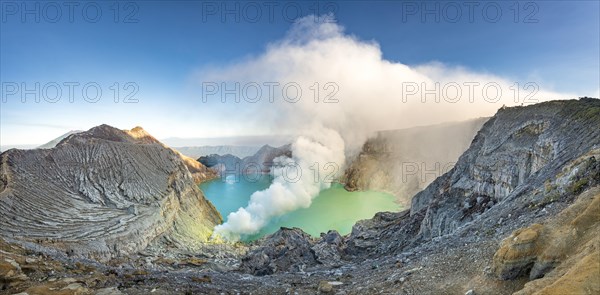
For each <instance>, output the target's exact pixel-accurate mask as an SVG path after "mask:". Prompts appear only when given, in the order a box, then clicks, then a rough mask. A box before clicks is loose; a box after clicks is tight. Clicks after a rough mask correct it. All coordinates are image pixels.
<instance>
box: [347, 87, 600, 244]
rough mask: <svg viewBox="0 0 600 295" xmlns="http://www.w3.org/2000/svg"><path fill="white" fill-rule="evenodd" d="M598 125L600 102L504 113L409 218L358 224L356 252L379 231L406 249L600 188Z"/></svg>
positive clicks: (422, 195)
mask: <svg viewBox="0 0 600 295" xmlns="http://www.w3.org/2000/svg"><path fill="white" fill-rule="evenodd" d="M597 126H600V101H599V100H597V99H585V100H578V101H552V102H546V103H541V104H537V105H532V106H528V107H514V108H507V109H502V110H499V111H498V113H497V114H496V115H495V116H494V117H492V118H491V119H490V120H489V121H487V122H486V123H485V124H484V125H483V127H482V128H481V130H480V131H479V132H478V133H477V136H476V137H475V139H474V140H473V142H472V144H471V146H470V147H469V149H468V150H467V151H466V152H465V153H464V154H463V155H462V156H461V157H460V158H459V160H458V162H457V164H456V166H455V167H454V168H453V169H452V170H450V171H449V172H448V173H446V174H444V175H442V176H441V177H439V178H437V179H436V180H435V181H433V182H432V183H431V184H430V185H429V186H428V187H427V188H426V189H424V190H423V191H421V192H419V193H418V194H417V195H415V196H414V198H413V200H412V206H411V209H410V214H400V213H397V214H396V215H398V216H394V217H390V218H388V219H385V218H384V219H381V218H377V217H376V218H375V219H374V220H369V221H363V222H359V223H358V224H357V225H356V226H355V230H353V233H352V234H351V236H350V245H351V248H352V249H353V250H357V251H358V250H360V249H363V248H369V245H371V241H373V242H374V240H373V238H374V236H372V235H371V234H369V233H370V232H372V231H379V232H380V233H381V235H382V236H381V235H380V236H379V238H383V239H388V238H389V239H393V240H395V241H399V243H392V244H391V245H388V246H387V248H388V250H389V249H391V248H395V249H402V248H404V247H407V246H410V245H415V244H418V243H421V242H423V241H428V240H431V239H432V238H435V237H439V236H443V235H448V234H452V233H454V232H455V231H456V230H457V229H459V228H461V227H462V226H464V225H467V224H470V225H471V226H478V227H479V228H480V229H485V227H486V226H488V225H489V224H495V223H496V222H497V221H498V220H499V219H500V218H501V217H505V216H506V215H509V214H512V215H511V216H513V218H514V216H519V215H521V214H523V216H524V218H525V217H527V216H528V215H529V214H531V212H530V211H529V210H528V209H531V208H538V207H539V206H545V205H547V204H549V203H552V202H555V201H558V200H563V201H564V200H566V199H569V198H571V199H572V198H573V197H574V196H576V195H577V194H579V193H580V192H581V191H583V189H585V188H587V187H590V186H594V185H597V184H598V183H600V176H599V175H600V172H599V169H600V167H599V165H598V164H597V160H596V159H598V153H599V147H600V128H597ZM505 218H506V217H505ZM474 220H477V223H478V225H474V224H473V223H472V221H474ZM488 222H489V224H488ZM355 246H356V247H355ZM380 250H381V251H387V250H385V249H383V248H382V249H380Z"/></svg>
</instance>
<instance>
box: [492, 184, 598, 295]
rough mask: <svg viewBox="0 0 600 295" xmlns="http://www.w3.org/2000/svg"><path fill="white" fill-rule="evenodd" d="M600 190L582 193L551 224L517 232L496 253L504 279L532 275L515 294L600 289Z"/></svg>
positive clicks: (496, 267)
mask: <svg viewBox="0 0 600 295" xmlns="http://www.w3.org/2000/svg"><path fill="white" fill-rule="evenodd" d="M598 233H600V188H594V189H591V190H589V191H587V192H585V193H583V194H582V195H581V196H580V197H579V198H578V199H577V201H576V202H575V203H574V204H573V205H571V206H570V207H568V208H567V209H565V210H564V211H563V212H561V213H560V214H559V215H558V216H557V217H556V218H554V219H551V220H549V221H548V223H547V224H544V225H541V224H534V225H531V226H530V227H527V228H524V229H519V230H517V231H515V232H513V234H512V235H510V236H509V237H508V238H506V239H504V240H503V241H502V244H501V246H500V248H499V249H498V251H497V252H496V254H495V255H494V267H493V270H494V273H495V275H496V276H497V277H498V278H500V279H503V280H509V279H515V278H517V277H521V276H529V279H530V280H531V281H530V282H529V283H527V284H526V285H525V288H524V289H523V290H521V291H519V292H517V293H516V294H573V293H576V294H598V292H600V280H598V278H600V259H599V256H600V242H599V241H598V238H597V237H598Z"/></svg>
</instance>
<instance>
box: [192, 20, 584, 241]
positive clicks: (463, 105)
mask: <svg viewBox="0 0 600 295" xmlns="http://www.w3.org/2000/svg"><path fill="white" fill-rule="evenodd" d="M317 19H319V20H320V21H319V22H316V21H315V20H317ZM197 78H199V79H200V80H201V81H212V82H219V83H220V82H222V81H224V82H228V83H229V82H232V81H233V82H239V83H241V84H242V85H244V84H247V83H252V82H256V83H257V84H258V85H263V83H264V82H278V83H279V84H280V86H279V88H276V91H275V92H274V99H272V100H269V99H268V97H267V89H266V88H263V89H262V96H261V97H260V100H259V101H258V102H253V103H245V104H244V110H246V111H245V112H246V114H248V115H247V118H246V121H247V122H248V124H263V126H261V127H263V128H264V127H266V128H270V129H271V131H277V132H278V133H288V134H299V133H300V132H301V131H304V136H302V137H299V138H298V139H297V140H296V141H295V142H294V143H293V159H292V161H294V162H296V163H297V164H298V165H299V166H300V168H301V169H302V172H303V175H302V178H301V179H300V180H299V181H298V182H289V181H286V180H285V179H283V178H281V177H280V178H277V179H275V181H274V183H273V185H272V186H271V187H269V188H268V189H267V190H265V191H261V192H256V193H255V194H254V195H252V197H251V201H250V203H249V204H248V206H247V207H246V208H240V210H238V211H237V212H234V213H231V214H230V215H229V216H228V218H227V222H226V223H224V224H223V225H221V226H218V227H217V228H216V229H215V232H216V234H218V235H221V236H225V237H228V238H232V239H236V238H239V236H240V235H244V234H253V233H256V232H258V231H259V230H260V228H261V227H263V226H264V225H266V224H267V223H268V222H269V220H270V219H271V218H272V217H274V216H279V215H282V214H285V213H287V212H290V211H293V210H296V209H298V208H303V207H308V206H310V203H311V200H312V199H313V198H314V197H315V196H316V195H317V194H318V193H319V191H320V190H321V189H323V188H326V187H328V186H329V184H327V183H324V182H323V179H321V180H319V181H317V182H315V181H314V176H313V175H312V173H307V172H308V171H311V170H310V168H309V167H310V166H311V165H313V164H314V163H315V162H318V163H319V167H320V169H323V168H324V167H323V166H324V164H325V163H329V162H334V163H336V164H337V165H338V166H339V167H340V169H341V168H343V164H344V159H345V155H344V153H345V152H346V153H348V151H352V150H356V149H358V148H360V147H361V146H362V144H363V143H364V141H365V140H366V139H367V137H368V136H370V135H371V134H372V132H374V131H377V130H385V129H398V128H406V127H412V126H418V125H428V124H436V123H441V122H447V121H458V120H465V119H470V118H476V117H482V116H491V115H493V114H494V112H495V111H496V110H497V109H499V108H500V107H501V106H502V105H506V106H511V105H520V104H528V103H534V102H541V101H546V100H552V99H564V98H575V97H576V95H572V94H559V93H554V92H550V91H546V90H544V89H542V87H541V85H539V84H536V83H531V84H527V83H528V82H535V81H513V80H510V79H508V78H503V77H499V76H496V75H493V74H489V73H478V72H474V71H471V70H469V69H466V68H462V67H451V66H446V65H444V64H442V63H439V62H431V63H428V64H425V65H419V66H408V65H405V64H402V63H399V62H394V61H389V60H385V59H384V58H383V57H382V52H381V50H380V48H379V45H378V44H377V43H375V42H373V41H362V40H359V39H357V38H356V37H354V36H351V35H348V34H346V33H344V29H343V27H342V26H340V25H339V24H337V23H335V22H334V19H333V17H332V16H329V17H320V18H315V17H314V16H308V17H305V18H302V19H300V20H298V21H297V22H296V23H295V24H294V25H293V26H292V28H291V29H290V31H289V32H288V33H287V35H286V36H285V37H284V38H283V39H282V40H280V41H278V42H275V43H272V44H269V45H268V46H267V47H266V49H265V52H264V53H262V54H260V55H258V56H253V57H249V58H247V59H245V60H243V61H239V62H236V63H233V64H231V65H228V66H224V67H220V68H218V69H203V70H202V71H200V72H199V73H198V77H197ZM289 82H294V83H296V84H297V85H300V86H301V90H302V94H301V96H300V99H299V100H297V101H295V102H294V103H291V102H289V101H286V100H285V97H284V94H283V93H282V90H281V89H282V86H283V85H285V84H286V83H289ZM316 82H317V83H319V84H318V86H319V87H318V88H319V91H320V92H319V96H318V97H317V98H315V96H314V93H315V91H314V88H311V86H313V87H314V85H315V83H316ZM515 82H519V83H518V84H515ZM327 83H330V84H331V83H333V84H331V85H330V84H327ZM327 85H329V88H326V87H325V86H327ZM292 92H293V91H292ZM332 93H334V96H333V100H334V101H335V100H337V102H333V103H325V102H324V101H325V96H326V95H327V94H332ZM218 99H219V98H218ZM242 103H244V101H242ZM239 109H241V108H239ZM240 112H242V111H240ZM307 126H313V128H307ZM279 172H281V171H279ZM323 173H325V174H326V172H324V171H323V172H322V174H323ZM321 178H323V177H321Z"/></svg>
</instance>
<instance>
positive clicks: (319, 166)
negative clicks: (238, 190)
mask: <svg viewBox="0 0 600 295" xmlns="http://www.w3.org/2000/svg"><path fill="white" fill-rule="evenodd" d="M292 155H293V156H292V158H291V159H290V158H286V157H280V158H278V159H277V161H279V163H277V164H278V165H276V167H275V168H274V171H273V173H274V175H275V178H274V180H273V183H272V184H271V186H270V187H269V188H267V189H266V190H263V191H258V192H255V193H254V194H252V196H251V197H250V202H249V203H248V206H247V207H246V208H240V209H239V210H238V211H236V212H233V213H230V214H229V216H228V217H227V222H226V223H224V224H222V225H219V226H217V227H216V228H215V233H217V234H218V235H220V236H222V237H225V238H227V239H229V240H237V239H239V238H240V235H242V234H253V233H256V232H258V231H260V229H261V228H262V227H264V226H265V225H267V223H268V222H269V220H270V219H271V218H273V217H276V216H280V215H283V214H285V213H287V212H290V211H293V210H296V209H298V208H307V207H309V206H310V204H311V202H312V199H313V198H314V197H315V196H317V195H318V194H319V192H320V191H321V190H323V189H326V188H329V187H330V185H331V180H332V179H331V178H328V177H326V176H327V175H328V174H330V173H333V172H336V171H339V167H338V165H343V163H344V141H343V140H342V138H341V137H340V136H339V134H338V133H337V132H336V131H334V130H331V129H328V128H324V127H321V128H315V129H312V130H310V136H299V137H298V138H297V139H296V140H295V141H294V143H293V144H292Z"/></svg>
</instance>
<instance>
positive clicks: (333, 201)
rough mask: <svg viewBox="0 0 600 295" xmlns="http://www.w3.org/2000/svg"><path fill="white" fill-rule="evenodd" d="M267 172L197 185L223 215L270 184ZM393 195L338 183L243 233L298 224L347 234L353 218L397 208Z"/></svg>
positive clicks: (312, 230) (311, 231)
mask: <svg viewBox="0 0 600 295" xmlns="http://www.w3.org/2000/svg"><path fill="white" fill-rule="evenodd" d="M271 180H272V178H271V176H270V175H260V176H259V175H248V176H246V177H244V176H238V178H237V180H235V179H234V178H232V177H230V178H228V179H226V180H224V179H215V180H212V181H209V182H205V183H202V184H200V189H202V191H203V192H204V194H205V195H206V197H207V198H208V199H209V200H210V201H211V202H212V203H213V204H214V205H215V207H216V208H217V210H219V212H220V213H221V215H222V216H223V218H224V219H227V216H228V215H229V213H231V212H234V211H237V210H238V209H239V208H240V207H245V206H246V205H247V204H248V201H249V200H250V196H251V195H252V193H254V192H255V191H259V190H264V189H266V188H267V187H269V185H270V184H271ZM400 209H401V208H400V205H398V204H397V203H396V202H395V201H394V196H393V195H390V194H387V193H382V192H374V191H366V192H348V191H346V190H345V189H344V188H343V187H342V186H341V185H339V184H333V185H332V187H331V188H329V189H326V190H323V191H321V193H320V194H319V195H318V196H317V197H316V198H315V199H313V202H312V204H311V206H310V207H309V208H303V209H298V210H296V211H293V212H290V213H287V214H285V215H282V216H280V217H276V218H274V219H273V220H271V222H270V223H269V225H268V226H266V227H265V228H263V229H262V230H261V232H260V233H258V234H256V235H253V236H249V237H245V239H244V240H254V239H257V238H259V237H262V236H264V235H266V234H271V233H274V232H275V231H277V230H278V229H279V228H280V227H282V226H284V227H299V228H301V229H302V230H304V231H305V232H307V233H308V234H310V235H312V236H319V234H320V233H322V232H327V231H328V230H330V229H335V230H337V231H338V232H339V233H340V234H342V235H344V234H348V233H350V231H351V230H352V226H353V225H354V224H355V223H356V221H358V220H361V219H368V218H371V217H373V215H375V213H377V212H381V211H399V210H400Z"/></svg>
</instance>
